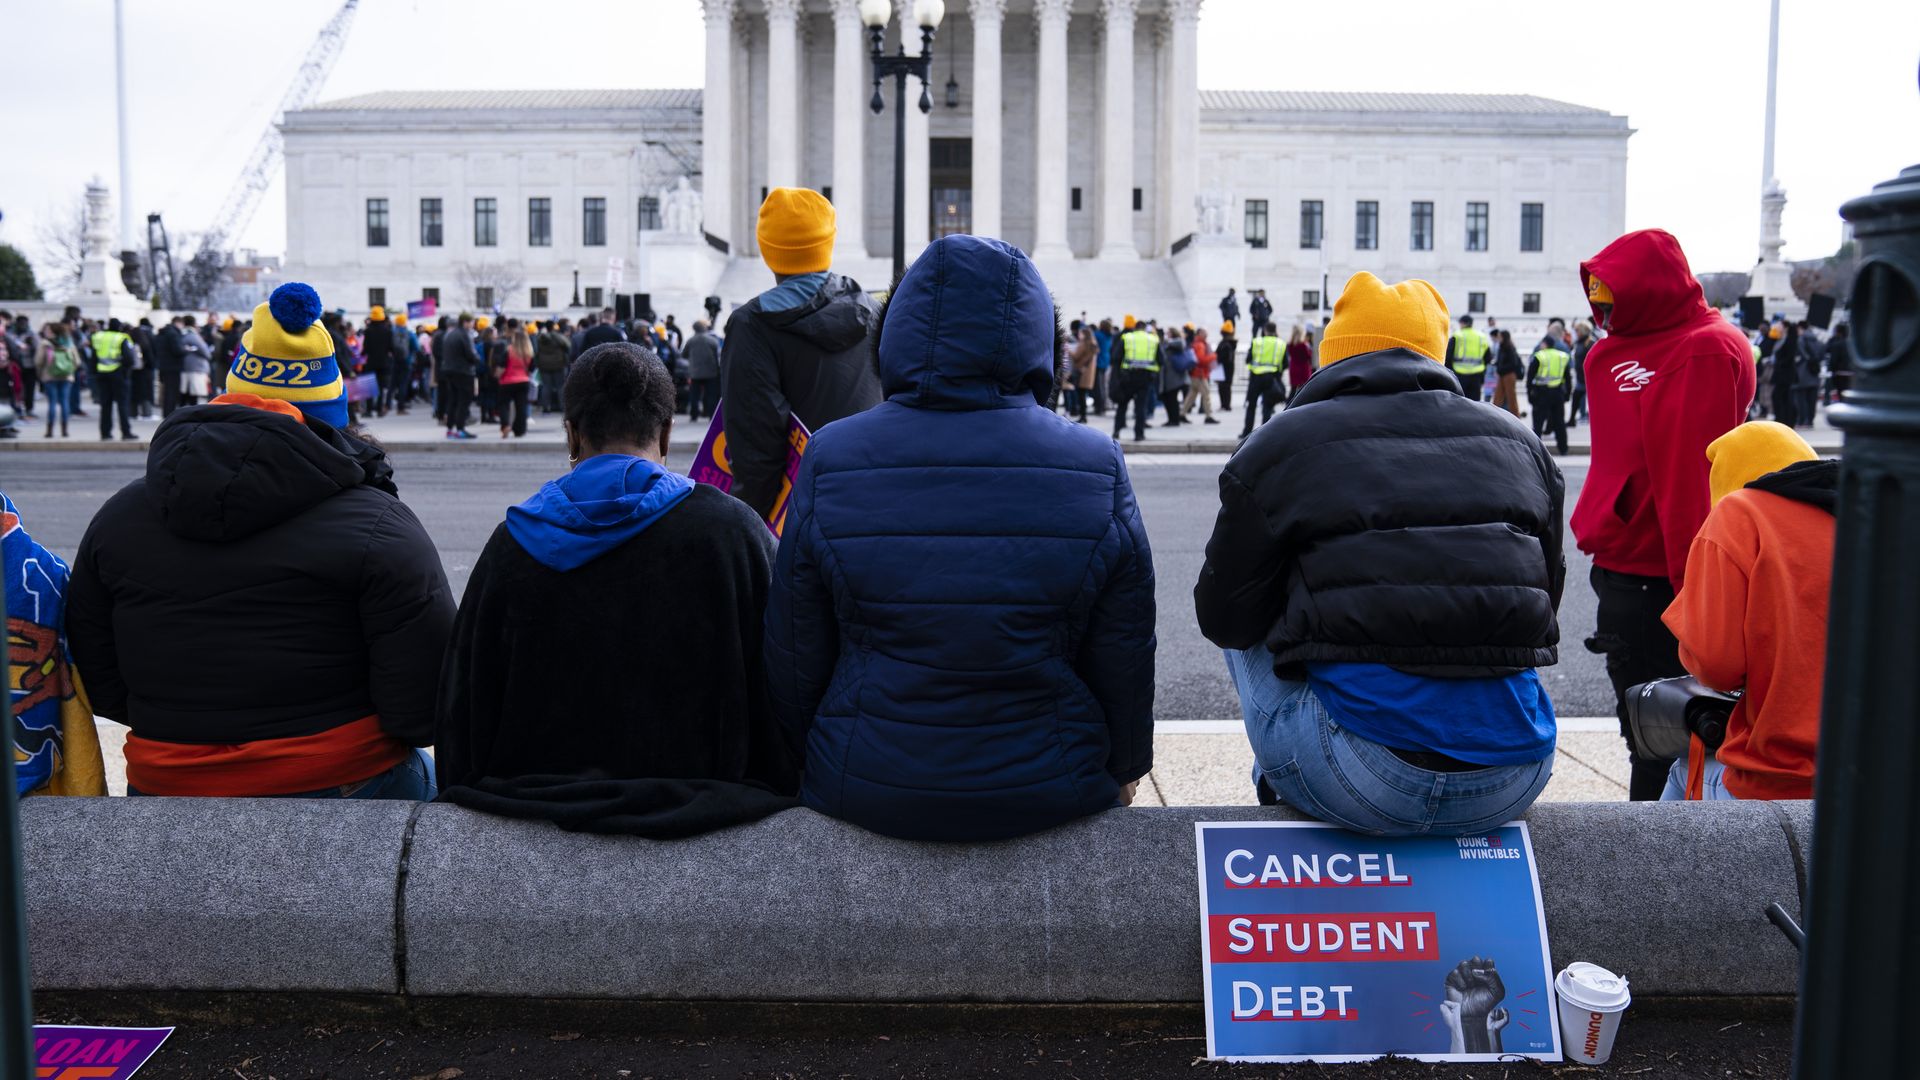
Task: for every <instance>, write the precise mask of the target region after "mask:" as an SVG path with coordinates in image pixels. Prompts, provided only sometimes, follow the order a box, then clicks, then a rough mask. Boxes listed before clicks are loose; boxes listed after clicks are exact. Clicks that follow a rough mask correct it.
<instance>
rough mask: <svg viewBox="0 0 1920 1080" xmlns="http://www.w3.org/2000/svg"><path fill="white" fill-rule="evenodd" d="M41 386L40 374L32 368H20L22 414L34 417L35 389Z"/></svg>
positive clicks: (25, 366)
mask: <svg viewBox="0 0 1920 1080" xmlns="http://www.w3.org/2000/svg"><path fill="white" fill-rule="evenodd" d="M39 385H40V373H39V372H37V371H35V370H34V369H33V368H32V367H31V366H28V365H25V364H22V365H21V366H20V414H21V415H22V416H32V415H33V396H34V395H33V388H34V387H36V386H39Z"/></svg>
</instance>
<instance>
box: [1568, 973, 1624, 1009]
mask: <svg viewBox="0 0 1920 1080" xmlns="http://www.w3.org/2000/svg"><path fill="white" fill-rule="evenodd" d="M1553 988H1554V990H1555V992H1557V993H1558V994H1559V995H1560V996H1561V997H1563V998H1565V999H1567V1000H1568V1001H1570V1002H1572V1003H1574V1004H1575V1005H1579V1006H1581V1007H1583V1008H1588V1009H1594V1010H1597V1011H1599V1012H1617V1011H1619V1010H1621V1009H1624V1008H1626V1007H1627V1003H1628V1002H1630V1001H1632V1000H1633V995H1632V994H1631V993H1629V992H1628V991H1627V980H1626V978H1625V977H1624V976H1621V975H1615V974H1614V973H1613V972H1611V971H1608V970H1607V969H1606V968H1603V967H1601V966H1599V965H1598V964H1585V963H1575V964H1568V965H1567V968H1566V970H1565V971H1562V972H1561V973H1560V977H1559V978H1557V979H1555V980H1553Z"/></svg>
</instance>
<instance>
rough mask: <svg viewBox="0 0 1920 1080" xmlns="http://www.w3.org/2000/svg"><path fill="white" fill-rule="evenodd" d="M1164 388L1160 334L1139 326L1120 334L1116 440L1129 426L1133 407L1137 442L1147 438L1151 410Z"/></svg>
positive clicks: (1115, 421)
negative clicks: (1161, 369) (1129, 417)
mask: <svg viewBox="0 0 1920 1080" xmlns="http://www.w3.org/2000/svg"><path fill="white" fill-rule="evenodd" d="M1159 389H1160V335H1158V334H1156V333H1154V332H1153V331H1151V330H1149V329H1147V328H1146V327H1145V326H1142V325H1136V326H1135V327H1134V328H1133V329H1131V330H1129V331H1127V332H1126V333H1124V334H1121V335H1120V370H1119V371H1117V372H1115V373H1114V393H1113V437H1114V438H1116V439H1118V438H1119V437H1120V432H1121V430H1122V429H1124V428H1125V427H1126V426H1127V405H1128V404H1132V405H1133V441H1134V442H1145V441H1146V438H1147V410H1148V409H1149V408H1150V407H1151V406H1152V402H1153V396H1154V394H1155V393H1156V392H1157V391H1158V390H1159Z"/></svg>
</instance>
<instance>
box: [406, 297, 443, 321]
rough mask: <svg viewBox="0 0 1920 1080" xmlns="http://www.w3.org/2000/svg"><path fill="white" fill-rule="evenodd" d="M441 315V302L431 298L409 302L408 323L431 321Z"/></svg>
mask: <svg viewBox="0 0 1920 1080" xmlns="http://www.w3.org/2000/svg"><path fill="white" fill-rule="evenodd" d="M439 314H440V301H438V300H435V299H432V298H431V297H429V298H428V299H425V300H409V301H407V321H408V322H413V321H414V320H416V319H431V318H434V317H435V316H437V315H439Z"/></svg>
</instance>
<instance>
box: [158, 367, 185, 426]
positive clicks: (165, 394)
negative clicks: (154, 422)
mask: <svg viewBox="0 0 1920 1080" xmlns="http://www.w3.org/2000/svg"><path fill="white" fill-rule="evenodd" d="M154 377H155V378H157V379H159V380H160V418H161V419H162V420H164V419H166V418H167V417H169V416H172V415H173V410H175V409H177V408H179V407H180V373H179V372H177V371H161V372H156V373H155V374H154Z"/></svg>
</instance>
